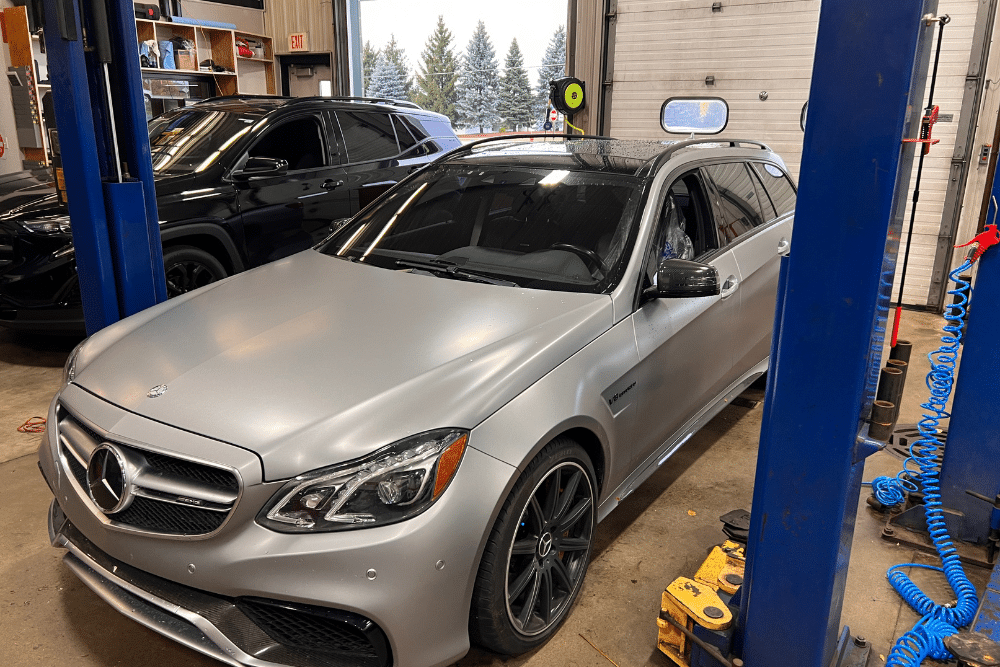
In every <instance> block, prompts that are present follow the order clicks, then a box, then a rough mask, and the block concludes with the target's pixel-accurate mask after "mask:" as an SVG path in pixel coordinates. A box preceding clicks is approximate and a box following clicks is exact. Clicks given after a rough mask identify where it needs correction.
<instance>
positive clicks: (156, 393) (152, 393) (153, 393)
mask: <svg viewBox="0 0 1000 667" xmlns="http://www.w3.org/2000/svg"><path fill="white" fill-rule="evenodd" d="M165 393H167V385H165V384H158V385H156V386H155V387H153V388H152V389H150V390H149V391H147V392H146V398H159V397H160V396H163V395H164V394H165Z"/></svg>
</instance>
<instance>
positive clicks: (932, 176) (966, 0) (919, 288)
mask: <svg viewBox="0 0 1000 667" xmlns="http://www.w3.org/2000/svg"><path fill="white" fill-rule="evenodd" d="M978 9H979V2H977V0H941V2H940V3H939V5H938V14H948V15H949V16H951V23H949V24H948V25H947V26H946V27H945V29H944V41H943V42H942V44H941V63H940V65H939V66H938V81H937V87H936V88H935V91H934V104H935V105H936V106H939V107H941V114H951V115H953V116H954V119H953V120H952V122H947V123H941V122H939V123H938V124H936V125H935V126H934V129H933V136H932V138H933V139H940V140H941V142H940V143H938V144H935V145H934V146H932V147H931V152H930V153H929V154H928V155H927V156H926V157H925V158H924V171H923V177H922V179H921V182H920V200H919V202H917V214H916V217H915V218H914V223H913V238H912V241H911V240H909V239H908V238H907V235H906V232H907V229H908V226H909V224H910V209H911V207H912V200H911V197H912V190H913V186H914V184H915V182H916V176H917V167H918V162H919V161H918V159H914V161H913V173H912V175H911V179H910V191H911V192H910V193H909V195H908V198H907V207H906V217H905V218H904V219H903V236H902V243H901V244H900V249H899V252H900V255H899V262H897V265H896V281H895V287H894V289H893V296H892V298H893V302H894V303H895V300H896V298H897V296H898V294H899V291H898V286H899V280H900V276H901V274H902V270H903V252H904V250H905V248H906V244H907V243H908V242H909V243H910V261H909V265H908V266H907V269H906V286H905V290H904V293H903V303H905V304H913V305H920V306H922V305H926V304H927V301H928V296H929V292H928V290H929V288H930V284H931V274H932V271H933V268H934V255H935V252H936V250H937V241H938V232H939V231H940V229H941V216H942V214H943V212H944V199H945V194H946V192H947V188H948V185H949V182H948V179H949V172H950V169H951V158H952V154H953V152H954V150H955V138H956V132H957V130H958V126H959V115H960V112H961V109H962V96H963V95H964V92H965V75H966V72H967V71H968V67H969V54H970V47H971V45H972V37H973V32H974V30H975V25H976V14H977V11H978ZM936 33H937V28H935V36H934V46H935V47H936V45H937V34H936ZM931 58H932V61H931V66H932V67H933V51H932V54H931ZM929 72H930V70H928V77H929ZM929 86H930V80H929V78H928V91H925V93H924V99H923V101H922V102H921V104H926V102H927V93H928V92H929ZM992 115H994V116H995V115H996V112H995V111H994V112H993V114H992ZM973 169H975V167H973ZM965 213H966V214H972V215H976V217H978V211H977V212H973V213H970V212H969V211H966V212H965Z"/></svg>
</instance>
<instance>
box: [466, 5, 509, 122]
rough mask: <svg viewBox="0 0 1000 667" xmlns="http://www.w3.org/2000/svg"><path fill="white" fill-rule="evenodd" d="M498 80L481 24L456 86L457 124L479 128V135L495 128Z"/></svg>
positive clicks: (490, 49)
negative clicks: (487, 129) (486, 129)
mask: <svg viewBox="0 0 1000 667" xmlns="http://www.w3.org/2000/svg"><path fill="white" fill-rule="evenodd" d="M499 79H500V73H499V72H498V71H497V57H496V53H495V52H494V51H493V44H491V43H490V38H489V35H487V34H486V24H485V23H483V22H482V21H480V22H479V23H478V25H476V31H475V32H474V33H472V39H470V40H469V46H468V47H467V48H466V51H465V64H464V66H463V67H462V77H461V79H460V80H459V84H458V105H457V107H458V114H459V122H461V123H464V124H466V125H471V126H473V127H478V128H479V133H480V134H482V133H483V131H484V130H485V128H487V127H489V128H493V127H494V126H495V125H496V123H497V122H498V120H499V118H498V116H497V104H498V102H499V96H498V91H497V87H498V83H499Z"/></svg>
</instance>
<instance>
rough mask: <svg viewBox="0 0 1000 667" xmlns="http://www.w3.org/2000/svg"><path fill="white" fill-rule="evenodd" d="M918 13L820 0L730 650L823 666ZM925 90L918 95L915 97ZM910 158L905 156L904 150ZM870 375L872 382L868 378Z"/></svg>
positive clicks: (878, 329)
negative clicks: (733, 643)
mask: <svg viewBox="0 0 1000 667" xmlns="http://www.w3.org/2000/svg"><path fill="white" fill-rule="evenodd" d="M925 11H926V6H925V4H924V3H923V2H920V1H916V0H905V1H897V2H871V1H870V0H843V1H841V2H824V3H822V6H821V9H820V21H819V32H818V36H817V44H816V54H815V59H814V63H813V75H812V87H811V90H810V94H809V119H808V124H807V125H806V130H805V139H804V151H803V157H802V167H801V171H800V177H799V191H798V203H797V206H796V211H795V235H794V240H793V244H792V252H791V254H790V256H789V257H787V258H786V259H784V260H783V266H782V286H781V287H779V290H780V291H779V308H778V313H777V316H776V328H775V336H776V337H777V338H776V340H775V341H774V343H773V346H772V356H771V367H770V371H769V377H768V388H767V396H766V399H765V406H764V409H765V412H764V423H763V424H762V428H761V441H760V451H759V454H758V460H757V472H756V480H755V486H754V497H753V512H752V515H751V524H750V531H749V541H748V545H747V566H746V576H745V578H744V585H743V590H742V606H741V614H740V623H739V629H738V630H737V633H738V635H737V648H738V649H740V648H741V650H740V651H739V652H740V654H741V655H742V658H743V660H744V663H745V664H746V665H747V666H748V667H778V666H785V665H788V666H794V667H829V665H830V662H831V658H832V657H833V654H834V650H835V647H836V643H837V639H838V636H839V630H840V615H841V609H842V606H843V595H844V584H845V581H846V578H847V566H848V561H849V559H850V551H851V540H852V537H853V533H854V521H855V516H856V513H857V507H858V498H859V495H860V485H861V473H862V469H863V467H864V459H865V457H866V456H868V455H869V454H871V453H873V452H874V451H876V447H875V446H874V445H873V444H872V443H871V441H868V440H867V438H866V434H867V426H866V424H865V419H866V418H867V416H868V412H869V410H870V407H871V403H872V400H873V398H874V381H875V380H877V377H878V371H877V367H878V366H879V365H880V362H881V354H882V344H883V341H884V335H885V324H886V315H887V313H888V306H889V297H890V296H891V286H892V276H893V274H894V270H895V255H896V251H897V249H898V244H899V222H900V217H899V216H897V215H895V213H896V211H897V205H896V199H897V198H896V190H897V189H898V181H897V179H898V178H902V179H903V182H904V183H905V182H906V181H907V179H908V173H906V174H903V173H902V171H900V170H899V169H898V166H899V163H900V159H901V155H902V154H903V151H904V150H906V151H909V152H910V154H912V148H906V149H904V144H903V143H902V141H901V140H902V139H903V133H904V127H906V121H907V118H908V114H909V110H908V108H907V107H908V105H911V104H912V105H914V106H915V107H917V108H918V109H919V107H920V106H922V103H923V100H922V99H910V97H909V94H910V90H911V80H912V79H913V72H914V63H915V60H916V55H917V47H918V42H919V40H920V37H921V35H924V36H926V35H927V34H928V31H929V30H930V28H929V27H927V26H926V25H925V21H923V20H922V16H923V15H924V12H925ZM921 90H922V88H921ZM907 146H912V144H908V145H907ZM873 369H875V370H874V372H873Z"/></svg>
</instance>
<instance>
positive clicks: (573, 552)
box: [505, 461, 594, 636]
mask: <svg viewBox="0 0 1000 667" xmlns="http://www.w3.org/2000/svg"><path fill="white" fill-rule="evenodd" d="M593 532H594V491H593V487H592V485H591V482H590V476H589V475H588V474H587V472H586V471H585V470H584V469H583V468H582V467H581V466H580V465H579V464H577V463H575V462H573V461H567V462H564V463H561V464H559V465H558V466H556V467H554V468H553V469H552V470H550V471H549V472H548V474H546V475H545V477H543V478H542V481H541V482H539V483H538V485H537V486H536V487H535V489H534V490H533V491H532V493H531V495H530V497H529V500H528V503H527V505H525V507H524V509H523V510H522V511H521V516H520V519H519V520H518V524H517V528H516V529H515V531H514V538H513V540H512V541H511V545H510V549H509V550H508V556H507V577H506V590H505V595H506V603H507V614H508V616H509V618H510V621H511V624H512V625H513V626H514V629H515V630H516V631H517V632H519V633H521V634H523V635H528V636H534V635H538V634H540V633H543V632H545V631H546V630H548V629H549V628H551V627H553V626H554V625H556V624H557V623H558V622H559V621H560V620H562V617H563V616H564V615H565V613H566V611H567V610H568V609H569V606H570V604H571V603H572V602H573V598H574V597H575V593H576V590H577V588H578V587H579V586H580V583H581V582H582V581H583V575H584V573H585V572H586V569H587V561H588V559H589V556H590V546H591V542H592V539H593Z"/></svg>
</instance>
